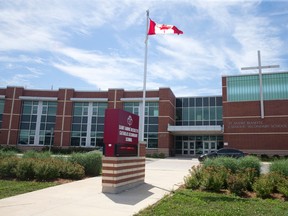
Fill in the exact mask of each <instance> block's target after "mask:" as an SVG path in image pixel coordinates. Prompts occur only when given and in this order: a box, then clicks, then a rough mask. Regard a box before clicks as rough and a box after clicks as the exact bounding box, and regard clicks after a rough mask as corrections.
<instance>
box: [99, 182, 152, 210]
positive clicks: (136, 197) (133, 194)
mask: <svg viewBox="0 0 288 216" xmlns="http://www.w3.org/2000/svg"><path fill="white" fill-rule="evenodd" d="M154 187H155V186H153V185H151V184H147V183H143V184H141V185H139V186H136V187H135V188H131V189H129V190H126V191H123V192H121V193H118V194H109V193H104V195H105V196H107V197H108V198H109V199H110V200H112V201H113V202H115V203H118V204H126V205H135V204H137V203H139V202H141V201H143V200H145V199H146V198H148V197H149V196H151V195H153V193H152V192H150V191H149V190H151V189H152V188H154Z"/></svg>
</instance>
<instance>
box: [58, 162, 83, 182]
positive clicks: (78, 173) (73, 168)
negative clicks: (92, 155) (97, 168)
mask: <svg viewBox="0 0 288 216" xmlns="http://www.w3.org/2000/svg"><path fill="white" fill-rule="evenodd" d="M84 176H85V170H84V167H83V166H81V165H80V164H74V163H71V162H68V161H67V162H64V161H63V164H62V168H61V171H60V177H62V178H65V179H77V180H78V179H82V178H83V177H84Z"/></svg>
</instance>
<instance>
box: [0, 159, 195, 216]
mask: <svg viewBox="0 0 288 216" xmlns="http://www.w3.org/2000/svg"><path fill="white" fill-rule="evenodd" d="M197 164H198V160H197V159H191V158H190V159H188V158H187V159H177V158H169V159H147V160H146V173H145V174H146V176H145V184H143V185H141V186H138V187H136V188H133V189H130V190H128V191H125V192H122V193H120V194H103V193H102V192H101V189H102V186H101V181H102V178H101V177H94V178H88V179H85V180H81V181H76V182H72V183H67V184H63V185H59V186H55V187H50V188H46V189H43V190H39V191H34V192H31V193H26V194H22V195H18V196H14V197H10V198H5V199H1V200H0V215H5V216H38V215H39V216H63V215H67V216H79V215H85V216H90V215H91V216H92V215H97V216H98V215H105V216H109V215H111V216H112V215H113V216H118V215H119V216H121V215H123V216H127V215H133V214H135V213H137V212H138V211H140V210H141V209H144V208H146V207H147V206H149V205H152V204H154V203H156V202H157V201H158V200H160V199H161V198H162V197H163V196H164V195H165V194H168V193H169V192H171V191H172V190H175V189H177V188H178V187H179V186H180V185H181V184H182V183H183V177H184V176H186V175H188V170H189V169H190V168H191V167H192V166H193V165H197Z"/></svg>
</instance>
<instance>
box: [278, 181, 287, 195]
mask: <svg viewBox="0 0 288 216" xmlns="http://www.w3.org/2000/svg"><path fill="white" fill-rule="evenodd" d="M277 190H278V192H279V193H282V194H283V195H284V196H285V197H286V198H288V179H287V177H286V178H285V177H284V176H283V178H282V180H281V181H279V182H278V184H277Z"/></svg>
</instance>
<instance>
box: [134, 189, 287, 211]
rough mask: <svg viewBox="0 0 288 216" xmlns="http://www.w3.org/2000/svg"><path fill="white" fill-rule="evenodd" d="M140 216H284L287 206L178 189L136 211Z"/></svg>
mask: <svg viewBox="0 0 288 216" xmlns="http://www.w3.org/2000/svg"><path fill="white" fill-rule="evenodd" d="M136 215H137V216H144V215H165V216H166V215H171V216H172V215H173V216H174V215H183V216H184V215H185V216H187V215H213V216H214V215H215V216H216V215H219V216H220V215H221V216H224V215H225V216H226V215H231V216H235V215H237V216H239V215H245V216H246V215H257V216H260V215H267V216H268V215H269V216H273V215H275V216H276V215H277V216H279V215H288V202H283V201H280V200H272V199H257V198H249V199H248V198H240V197H236V196H232V195H224V194H217V193H209V192H199V191H192V190H188V189H179V190H177V191H176V192H175V193H174V194H173V195H172V196H166V197H165V198H163V199H162V200H160V201H159V202H158V203H156V204H155V205H153V206H150V207H148V208H146V209H144V210H143V211H140V212H139V213H138V214H136Z"/></svg>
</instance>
